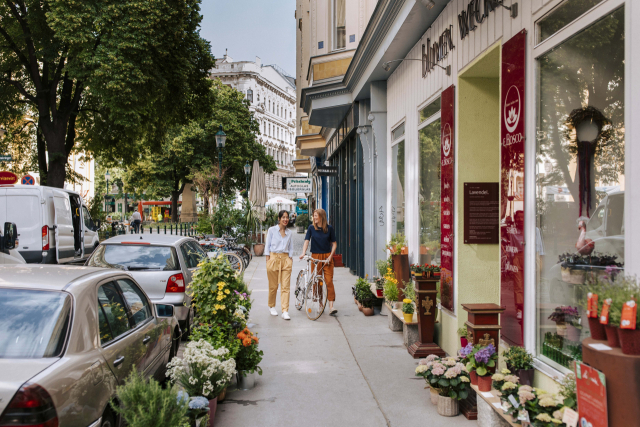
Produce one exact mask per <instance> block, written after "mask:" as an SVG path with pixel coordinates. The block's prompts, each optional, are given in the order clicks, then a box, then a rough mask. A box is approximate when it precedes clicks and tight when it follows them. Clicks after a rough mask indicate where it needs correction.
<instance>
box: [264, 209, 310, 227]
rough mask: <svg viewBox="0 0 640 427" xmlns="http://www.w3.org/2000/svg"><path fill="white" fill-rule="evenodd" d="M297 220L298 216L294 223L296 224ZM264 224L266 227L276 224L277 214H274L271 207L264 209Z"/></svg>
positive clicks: (274, 211)
mask: <svg viewBox="0 0 640 427" xmlns="http://www.w3.org/2000/svg"><path fill="white" fill-rule="evenodd" d="M301 216H302V215H301ZM299 220H300V216H299V217H298V218H297V219H296V222H298V221H299ZM264 223H265V224H266V225H267V227H272V226H274V225H276V224H277V223H278V212H276V210H275V209H274V208H273V206H269V207H268V208H267V209H266V211H265V220H264Z"/></svg>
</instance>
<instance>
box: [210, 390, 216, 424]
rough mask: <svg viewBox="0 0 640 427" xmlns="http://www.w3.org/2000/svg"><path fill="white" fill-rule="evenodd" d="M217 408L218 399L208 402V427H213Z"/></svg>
mask: <svg viewBox="0 0 640 427" xmlns="http://www.w3.org/2000/svg"><path fill="white" fill-rule="evenodd" d="M217 408H218V398H217V397H216V398H215V399H211V400H209V427H213V423H214V421H215V419H216V409H217Z"/></svg>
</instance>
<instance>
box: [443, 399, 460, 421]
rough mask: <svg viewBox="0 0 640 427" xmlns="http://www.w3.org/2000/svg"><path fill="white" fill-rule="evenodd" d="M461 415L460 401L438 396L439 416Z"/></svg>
mask: <svg viewBox="0 0 640 427" xmlns="http://www.w3.org/2000/svg"><path fill="white" fill-rule="evenodd" d="M458 413H459V408H458V400H457V399H452V398H450V397H446V396H438V414H440V415H442V416H443V417H455V416H456V415H458Z"/></svg>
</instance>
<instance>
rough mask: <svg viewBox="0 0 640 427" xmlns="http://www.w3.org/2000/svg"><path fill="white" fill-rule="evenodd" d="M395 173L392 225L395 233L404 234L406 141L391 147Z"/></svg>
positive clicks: (392, 193) (393, 175)
mask: <svg viewBox="0 0 640 427" xmlns="http://www.w3.org/2000/svg"><path fill="white" fill-rule="evenodd" d="M391 151H392V162H393V173H392V175H391V176H392V178H391V179H392V182H391V190H392V191H391V221H392V223H391V225H392V229H393V233H401V234H404V232H405V231H404V189H405V181H404V141H400V142H399V143H397V144H396V145H394V146H393V147H392V148H391Z"/></svg>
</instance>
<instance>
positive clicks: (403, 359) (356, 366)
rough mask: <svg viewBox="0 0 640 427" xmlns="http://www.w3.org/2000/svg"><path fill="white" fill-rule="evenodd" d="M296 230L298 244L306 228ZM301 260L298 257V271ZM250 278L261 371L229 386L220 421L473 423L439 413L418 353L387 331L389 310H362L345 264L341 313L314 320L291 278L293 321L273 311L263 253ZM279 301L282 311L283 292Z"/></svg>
mask: <svg viewBox="0 0 640 427" xmlns="http://www.w3.org/2000/svg"><path fill="white" fill-rule="evenodd" d="M295 238H296V244H297V245H298V246H301V244H300V242H301V241H302V240H303V238H304V237H303V235H301V234H300V235H296V236H295ZM302 268H303V262H302V261H300V260H298V259H297V258H295V259H294V268H293V273H294V274H293V276H294V277H295V276H296V275H297V273H298V271H299V270H300V269H302ZM245 280H246V281H247V283H248V284H249V287H250V289H252V291H253V294H252V296H253V299H254V303H253V308H252V310H251V318H250V323H253V325H254V326H253V327H251V329H252V330H254V331H256V332H257V333H258V336H259V337H260V347H261V349H262V350H264V359H263V361H262V364H261V367H262V369H263V370H264V373H263V375H262V376H261V377H258V380H257V383H256V387H255V388H254V389H253V390H250V391H238V390H232V391H230V392H229V393H228V394H227V399H226V400H225V401H224V402H223V403H222V404H221V405H219V406H218V411H217V415H216V425H217V426H220V427H230V426H238V427H240V426H243V427H244V426H258V425H259V426H274V427H276V426H277V427H280V426H290V425H304V426H306V427H311V426H329V425H335V426H368V427H377V426H385V425H386V426H394V427H395V426H398V427H399V426H411V427H415V426H417V425H429V426H445V425H446V426H458V425H460V426H463V425H464V426H469V425H474V424H475V422H470V421H467V420H466V419H465V418H464V417H462V416H458V417H456V418H444V417H441V416H439V415H438V414H437V412H436V409H435V407H434V406H432V405H431V403H429V392H428V390H425V389H424V381H423V380H422V379H416V378H415V377H414V376H413V371H414V369H415V367H416V365H417V361H416V360H414V359H412V358H411V357H410V356H409V354H408V353H407V350H406V349H405V347H404V346H403V344H402V334H401V333H399V332H392V331H390V330H389V328H388V327H387V318H386V317H384V316H380V315H376V316H373V317H364V316H363V315H362V313H360V312H359V311H358V309H357V307H356V306H355V304H354V303H353V298H352V297H351V286H352V285H353V284H354V283H355V280H356V279H355V276H353V275H351V274H350V273H349V271H348V270H347V269H345V268H336V278H335V283H336V295H337V296H336V308H338V315H337V316H336V317H332V316H328V315H327V314H326V313H325V314H323V315H322V317H321V318H320V319H319V320H317V321H315V322H312V321H310V320H308V319H307V317H306V316H305V315H304V312H299V311H296V310H295V308H294V307H293V287H294V283H292V297H291V311H290V314H291V321H288V322H287V321H285V320H283V319H282V318H281V317H275V316H271V315H270V314H269V311H268V309H267V289H268V282H267V273H266V268H265V259H264V257H261V258H257V257H255V258H254V259H253V261H252V262H251V264H250V265H249V268H248V269H247V271H246V273H245ZM292 282H293V279H292ZM276 307H277V308H278V313H280V297H279V296H278V302H277V304H276ZM231 388H232V389H233V388H235V385H233V386H232V387H231Z"/></svg>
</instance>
